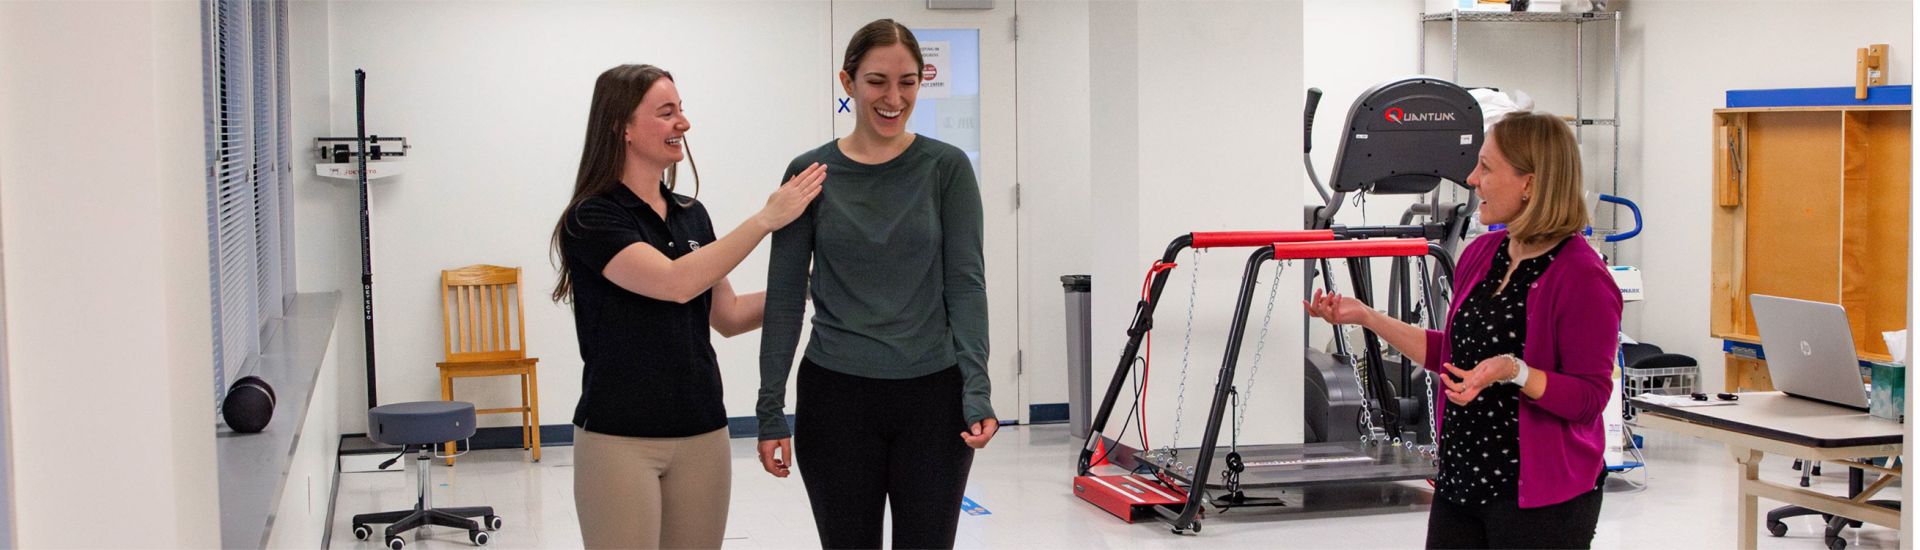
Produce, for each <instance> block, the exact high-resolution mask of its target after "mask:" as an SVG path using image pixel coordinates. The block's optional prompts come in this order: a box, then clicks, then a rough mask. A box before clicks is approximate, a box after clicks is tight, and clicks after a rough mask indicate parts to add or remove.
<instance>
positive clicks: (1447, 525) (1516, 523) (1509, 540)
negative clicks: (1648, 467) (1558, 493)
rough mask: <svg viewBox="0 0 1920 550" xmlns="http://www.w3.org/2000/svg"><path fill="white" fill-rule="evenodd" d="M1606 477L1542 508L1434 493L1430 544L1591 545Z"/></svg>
mask: <svg viewBox="0 0 1920 550" xmlns="http://www.w3.org/2000/svg"><path fill="white" fill-rule="evenodd" d="M1606 480H1607V474H1606V472H1604V471H1603V472H1601V473H1600V480H1599V482H1596V483H1595V484H1594V489H1593V490H1591V491H1587V492H1586V493H1583V494H1581V495H1580V496H1577V497H1573V499H1572V500H1568V501H1566V502H1562V503H1559V504H1554V505H1551V506H1543V507H1540V508H1521V507H1520V503H1519V501H1516V500H1508V501H1505V502H1496V503H1492V504H1482V505H1475V506H1467V505H1462V504H1455V503H1454V502H1453V501H1451V500H1447V499H1446V498H1445V497H1441V496H1438V495H1436V496H1434V498H1433V510H1432V512H1431V513H1429V514H1427V548H1591V547H1592V546H1593V530H1594V526H1595V525H1597V524H1599V522H1600V496H1601V493H1602V492H1603V491H1605V487H1606Z"/></svg>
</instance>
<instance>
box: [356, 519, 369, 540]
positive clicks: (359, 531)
mask: <svg viewBox="0 0 1920 550" xmlns="http://www.w3.org/2000/svg"><path fill="white" fill-rule="evenodd" d="M372 536H373V528H372V527H368V526H367V524H365V523H359V524H354V526H353V538H356V539H360V540H367V539H368V538H369V537H372Z"/></svg>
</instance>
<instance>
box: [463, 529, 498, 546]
mask: <svg viewBox="0 0 1920 550" xmlns="http://www.w3.org/2000/svg"><path fill="white" fill-rule="evenodd" d="M491 538H492V536H491V535H488V534H487V532H486V531H481V530H479V529H473V530H470V531H467V540H468V541H470V542H472V543H473V545H474V546H486V545H487V542H488V539H491Z"/></svg>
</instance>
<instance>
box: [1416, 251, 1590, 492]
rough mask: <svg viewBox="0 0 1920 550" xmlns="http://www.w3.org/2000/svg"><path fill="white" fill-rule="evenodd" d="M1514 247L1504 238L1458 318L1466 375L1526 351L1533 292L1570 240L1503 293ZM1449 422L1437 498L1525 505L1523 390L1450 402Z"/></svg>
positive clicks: (1532, 262)
mask: <svg viewBox="0 0 1920 550" xmlns="http://www.w3.org/2000/svg"><path fill="white" fill-rule="evenodd" d="M1507 244H1508V243H1507V242H1506V240H1502V242H1501V243H1500V246H1499V247H1498V248H1497V249H1496V251H1495V252H1494V255H1493V265H1491V266H1489V267H1488V270H1487V275H1486V277H1485V278H1483V279H1481V280H1480V283H1479V284H1476V285H1474V286H1473V289H1472V290H1470V291H1469V294H1468V295H1467V298H1466V300H1464V301H1462V302H1461V304H1460V311H1459V312H1457V313H1455V314H1454V316H1453V326H1452V328H1453V332H1452V340H1451V342H1450V343H1451V345H1452V348H1453V352H1452V362H1453V365H1454V366H1455V367H1457V368H1460V369H1462V370H1473V369H1474V368H1475V367H1477V366H1479V364H1480V362H1481V361H1484V360H1486V359H1487V358H1490V357H1494V356H1498V355H1501V354H1512V355H1513V356H1514V357H1520V356H1521V353H1522V352H1524V351H1525V350H1526V338H1527V290H1528V289H1529V288H1530V287H1532V286H1533V283H1534V281H1537V280H1539V279H1540V275H1541V274H1543V273H1546V271H1547V266H1548V265H1552V264H1553V258H1554V256H1556V255H1558V254H1559V253H1560V249H1561V248H1562V247H1565V246H1566V241H1561V242H1560V244H1559V245H1556V246H1554V247H1553V249H1552V250H1549V251H1547V253H1545V254H1541V255H1539V256H1535V257H1532V258H1528V259H1525V260H1522V261H1521V262H1520V265H1519V267H1518V268H1516V269H1514V270H1513V276H1512V278H1511V279H1510V280H1509V281H1508V282H1507V285H1506V288H1501V287H1500V279H1501V277H1502V276H1504V275H1506V273H1507V268H1508V267H1509V266H1512V265H1513V257H1512V256H1511V255H1508V254H1507ZM1449 376H1450V375H1449ZM1435 397H1436V398H1444V397H1440V396H1439V395H1437V394H1436V395H1435ZM1444 419H1445V422H1444V423H1443V424H1442V425H1441V433H1440V475H1439V478H1438V480H1437V481H1436V482H1435V494H1436V495H1438V496H1440V497H1441V498H1446V499H1448V500H1451V501H1453V502H1454V503H1457V504H1463V505H1480V504H1489V503H1497V502H1502V501H1512V500H1516V499H1518V498H1519V494H1520V493H1519V478H1520V387H1519V386H1515V385H1513V384H1498V383H1496V384H1494V385H1492V386H1488V387H1487V388H1486V389H1484V390H1481V391H1480V395H1479V396H1477V397H1475V398H1474V399H1473V401H1470V402H1468V403H1467V404H1466V405H1456V404H1454V403H1452V402H1448V403H1447V404H1446V412H1445V417H1444Z"/></svg>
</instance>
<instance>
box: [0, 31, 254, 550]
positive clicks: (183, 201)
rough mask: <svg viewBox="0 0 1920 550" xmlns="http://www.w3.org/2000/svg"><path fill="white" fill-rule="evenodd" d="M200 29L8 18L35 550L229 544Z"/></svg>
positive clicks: (8, 224)
mask: <svg viewBox="0 0 1920 550" xmlns="http://www.w3.org/2000/svg"><path fill="white" fill-rule="evenodd" d="M201 29H202V26H201V22H200V6H199V4H197V3H191V2H72V3H69V2H60V3H55V2H24V3H23V2H8V3H0V74H4V75H6V77H5V78H0V121H5V123H4V124H0V181H5V185H4V186H0V220H4V226H3V227H0V238H3V239H4V249H5V250H6V251H7V262H6V266H5V269H6V273H5V277H4V280H5V285H6V288H5V294H6V296H7V298H8V300H7V304H6V313H5V314H6V326H7V328H8V331H9V338H8V341H7V349H6V350H5V353H6V354H7V358H6V364H7V365H8V366H9V369H10V371H9V372H8V373H7V375H8V376H9V380H8V384H7V390H8V392H9V395H8V401H9V402H10V408H9V410H7V411H6V415H5V416H6V418H7V419H9V421H10V422H11V423H12V437H13V441H12V444H11V445H10V447H11V450H12V457H11V460H12V462H13V467H14V470H15V471H16V472H20V473H22V474H24V475H20V476H18V477H16V478H15V481H16V485H15V487H14V491H13V494H12V496H11V498H12V499H13V501H14V502H19V503H26V505H25V506H20V507H18V508H16V513H17V515H16V519H17V522H18V524H17V528H18V529H17V531H16V533H17V536H18V538H17V541H16V542H17V543H18V544H19V545H20V546H21V547H25V548H46V547H120V546H159V547H200V548H205V547H213V546H217V545H218V544H219V533H220V529H219V519H218V515H217V514H218V512H217V510H218V506H217V500H218V495H217V490H218V488H217V482H216V478H215V474H216V472H215V464H216V461H215V457H214V450H213V439H214V424H215V419H214V408H213V388H212V385H211V383H210V381H211V380H213V372H212V370H213V369H212V367H211V365H210V361H209V360H208V358H209V357H212V353H213V350H212V331H211V324H212V323H211V319H210V315H209V312H210V311H211V303H212V302H211V299H210V297H209V295H208V285H207V281H208V268H207V217H206V212H207V202H206V201H207V198H206V189H207V188H206V176H205V173H204V170H205V158H206V157H205V151H206V149H205V148H206V140H205V136H204V134H203V129H202V128H203V126H202V125H203V124H204V121H205V117H204V113H203V110H202V100H203V96H202V86H201V79H202V72H201V71H202V65H201V52H202V50H201V41H200V32H201ZM103 443H104V444H106V445H104V446H103V445H101V444H103ZM130 452H131V453H136V454H134V455H129V454H128V453H130ZM103 519H106V520H108V521H105V522H103Z"/></svg>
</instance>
